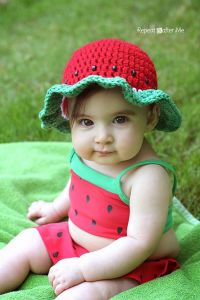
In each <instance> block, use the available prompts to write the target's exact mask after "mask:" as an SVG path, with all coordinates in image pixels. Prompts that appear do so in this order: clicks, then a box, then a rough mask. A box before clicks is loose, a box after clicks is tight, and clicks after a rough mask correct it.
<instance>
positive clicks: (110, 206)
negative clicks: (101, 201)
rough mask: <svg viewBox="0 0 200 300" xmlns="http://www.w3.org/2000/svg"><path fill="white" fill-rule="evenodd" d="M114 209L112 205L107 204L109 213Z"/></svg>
mask: <svg viewBox="0 0 200 300" xmlns="http://www.w3.org/2000/svg"><path fill="white" fill-rule="evenodd" d="M112 209H113V207H112V205H108V206H107V211H108V213H110V212H111V211H112Z"/></svg>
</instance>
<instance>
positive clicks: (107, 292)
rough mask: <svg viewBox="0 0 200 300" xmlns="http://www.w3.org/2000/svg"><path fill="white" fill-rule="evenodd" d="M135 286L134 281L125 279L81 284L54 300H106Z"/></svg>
mask: <svg viewBox="0 0 200 300" xmlns="http://www.w3.org/2000/svg"><path fill="white" fill-rule="evenodd" d="M137 285H138V283H137V282H136V281H135V280H132V279H125V278H117V279H111V280H100V281H95V282H83V283H81V284H78V285H76V286H74V287H72V288H70V289H68V290H66V291H64V292H62V293H61V294H60V295H59V296H58V297H56V299H55V300H66V299H67V300H82V299H84V300H99V299H101V300H108V299H110V298H111V297H114V296H115V295H117V294H119V293H122V292H123V291H126V290H128V289H131V288H133V287H136V286H137Z"/></svg>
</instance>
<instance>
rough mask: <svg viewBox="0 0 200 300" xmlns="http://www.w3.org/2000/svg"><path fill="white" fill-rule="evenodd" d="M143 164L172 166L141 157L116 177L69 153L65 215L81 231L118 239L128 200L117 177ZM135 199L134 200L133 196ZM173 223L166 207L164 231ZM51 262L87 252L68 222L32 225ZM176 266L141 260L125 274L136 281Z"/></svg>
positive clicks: (165, 260)
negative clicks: (68, 182) (75, 239)
mask: <svg viewBox="0 0 200 300" xmlns="http://www.w3.org/2000/svg"><path fill="white" fill-rule="evenodd" d="M146 164H158V165H161V166H163V167H164V168H166V169H167V170H169V171H171V172H173V175H174V186H173V191H175V188H176V175H175V171H174V169H173V167H172V166H171V165H170V164H168V163H166V162H164V161H162V160H145V161H142V162H139V163H137V164H134V165H131V166H129V167H128V168H126V169H124V170H123V171H122V172H121V173H120V174H119V175H118V176H117V177H116V178H112V177H109V176H107V175H104V174H102V173H99V172H97V171H95V170H93V169H92V168H90V167H88V166H87V165H85V164H84V163H83V162H82V161H81V159H80V158H79V157H78V155H77V154H76V153H75V152H74V151H73V153H72V156H71V185H70V190H69V197H70V202H71V205H70V210H69V218H70V220H71V221H72V222H73V223H74V224H75V225H77V226H78V227H79V228H81V229H82V230H84V231H86V232H88V233H91V234H93V235H97V236H102V237H105V238H110V239H114V240H116V239H118V238H120V237H124V236H126V235H127V225H128V219H129V199H128V197H127V196H126V195H125V194H124V193H123V191H122V189H121V186H120V182H121V178H122V177H123V176H124V175H125V174H126V172H128V171H129V170H131V169H134V168H138V167H140V166H142V165H146ZM135 201H137V199H135ZM172 225H173V220H172V208H171V206H170V207H169V210H168V216H167V220H166V225H165V228H164V231H163V232H164V233H165V232H167V231H168V230H169V229H170V228H171V227H172ZM36 229H37V230H38V232H39V233H40V235H41V238H42V240H43V242H44V244H45V246H46V249H47V251H48V253H49V256H50V258H51V260H52V262H53V263H56V262H58V261H59V260H61V259H63V258H71V257H80V256H81V255H83V254H85V253H88V252H89V251H88V250H87V249H85V248H83V247H81V246H80V245H78V244H77V243H75V242H74V241H73V240H72V238H71V236H70V233H69V229H68V223H67V222H61V223H55V224H47V225H42V226H38V227H36ZM177 268H179V264H178V262H177V261H176V260H175V259H174V258H162V259H159V260H156V261H145V262H144V263H143V264H142V265H141V266H139V267H138V268H136V269H135V270H133V271H132V272H131V273H129V274H127V275H125V276H124V277H126V278H132V279H134V280H137V281H138V282H139V283H144V282H147V281H150V280H152V279H154V278H157V277H161V276H163V275H166V274H169V273H171V272H172V271H174V270H176V269H177Z"/></svg>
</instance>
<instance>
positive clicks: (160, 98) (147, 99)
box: [39, 75, 181, 133]
mask: <svg viewBox="0 0 200 300" xmlns="http://www.w3.org/2000/svg"><path fill="white" fill-rule="evenodd" d="M94 83H96V84H98V85H99V86H101V87H103V88H113V87H116V86H119V87H121V89H122V93H123V95H124V98H125V99H126V100H127V101H128V102H129V103H131V104H135V105H139V106H145V105H149V104H152V103H158V104H159V105H160V117H159V121H158V124H157V125H156V128H155V129H157V130H161V131H167V132H169V131H175V130H176V129H178V128H179V127H180V125H181V113H180V111H179V110H178V108H177V106H176V105H175V103H174V102H173V100H172V98H171V97H170V96H169V95H168V94H166V93H164V92H163V91H161V90H154V89H149V90H136V89H134V88H132V87H131V86H130V85H129V84H128V83H127V81H126V80H125V79H124V78H121V77H114V78H113V77H112V78H104V77H102V76H98V75H90V76H88V77H86V78H84V79H82V80H80V81H79V82H78V83H76V84H74V85H67V84H56V85H53V86H52V87H51V88H50V89H48V91H47V93H46V96H45V100H44V107H43V109H42V111H41V112H40V113H39V118H40V119H41V123H42V128H56V129H58V130H59V131H61V132H63V133H67V132H69V121H68V120H67V119H66V118H64V117H63V116H62V110H61V103H62V99H63V96H66V97H67V98H72V97H75V96H77V95H79V94H80V93H81V92H82V91H83V90H84V89H85V88H86V87H88V86H89V85H91V84H94Z"/></svg>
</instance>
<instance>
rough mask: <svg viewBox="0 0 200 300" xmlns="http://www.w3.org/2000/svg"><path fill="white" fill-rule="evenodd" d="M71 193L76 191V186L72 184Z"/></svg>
mask: <svg viewBox="0 0 200 300" xmlns="http://www.w3.org/2000/svg"><path fill="white" fill-rule="evenodd" d="M71 191H72V192H73V191H74V185H73V184H72V186H71Z"/></svg>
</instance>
